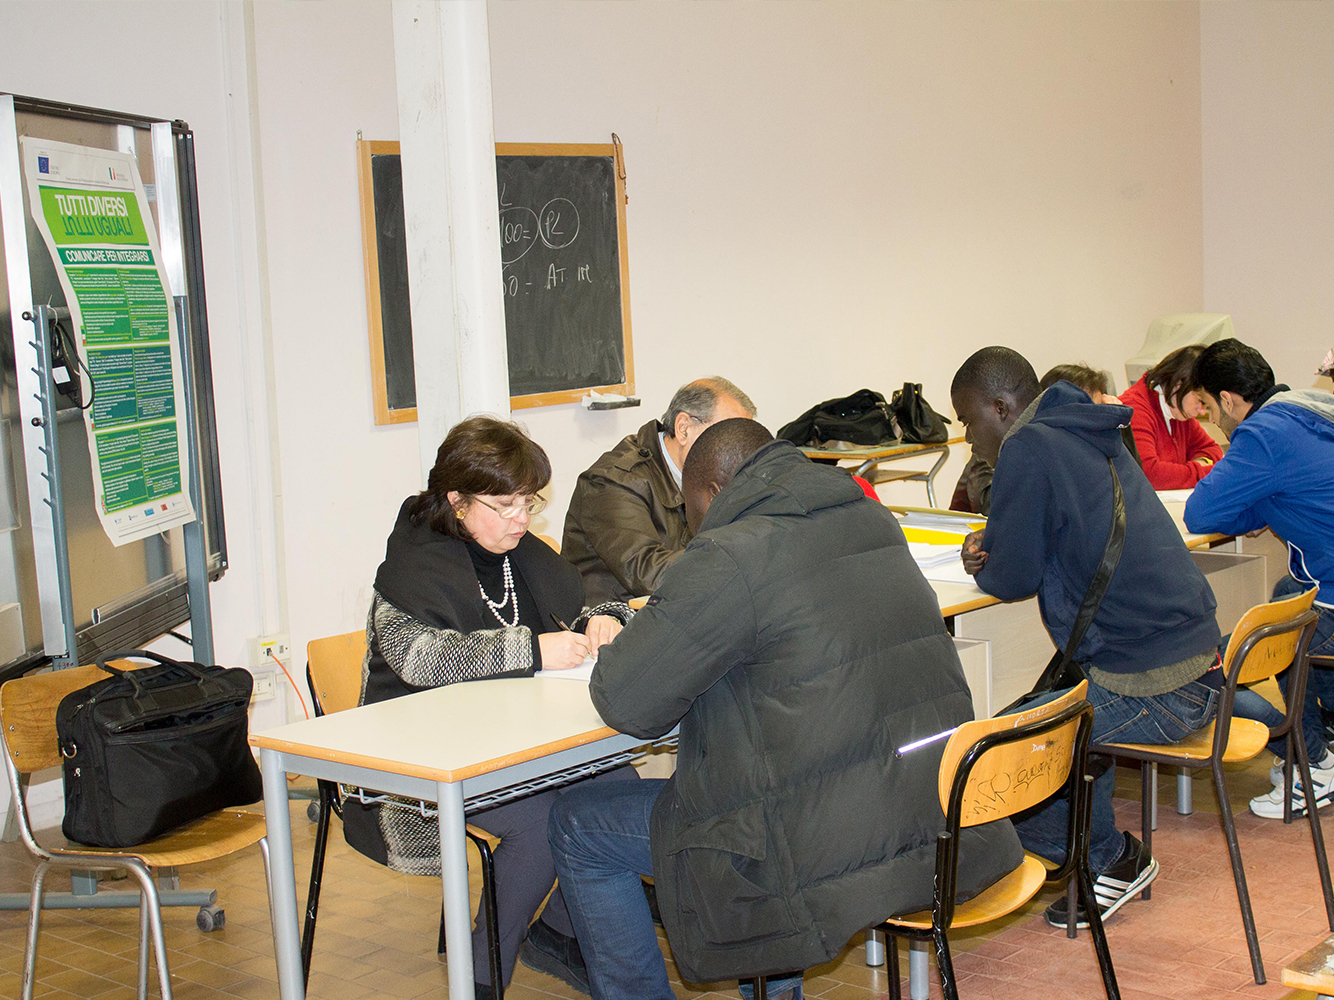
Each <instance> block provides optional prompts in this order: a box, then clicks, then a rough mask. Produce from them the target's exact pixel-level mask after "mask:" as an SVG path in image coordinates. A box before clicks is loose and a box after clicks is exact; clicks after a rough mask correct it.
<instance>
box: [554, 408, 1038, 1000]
mask: <svg viewBox="0 0 1334 1000" xmlns="http://www.w3.org/2000/svg"><path fill="white" fill-rule="evenodd" d="M684 471H685V475H684V486H685V489H684V494H685V501H686V512H687V517H688V519H689V521H690V525H691V528H692V529H695V530H697V532H698V534H697V536H696V537H695V539H694V540H693V541H692V542H691V543H690V545H689V547H688V548H687V549H686V550H685V552H684V553H683V554H682V555H681V556H680V558H679V559H678V560H677V561H676V562H675V563H674V564H673V565H672V566H671V567H670V568H668V570H667V571H666V573H665V574H664V575H663V577H662V581H661V584H660V585H659V587H658V589H657V591H656V593H655V594H654V596H653V597H652V598H651V599H650V601H649V603H648V605H647V606H646V607H645V608H644V610H642V611H640V612H639V614H638V615H636V616H635V618H634V619H633V620H632V621H631V623H630V624H629V625H628V626H627V627H626V628H625V630H624V631H623V632H622V633H621V634H620V635H619V636H618V637H617V638H616V640H615V641H614V642H613V643H611V644H610V645H608V646H604V647H603V648H602V651H601V655H600V658H599V661H598V666H597V668H596V669H595V671H594V673H593V681H592V695H593V703H594V704H595V705H596V706H597V709H598V711H599V712H600V713H601V714H602V717H603V718H604V719H605V720H606V721H607V723H608V724H609V725H611V726H614V727H615V728H616V729H618V730H620V731H622V732H626V733H631V734H634V735H636V736H643V737H657V736H661V735H663V734H664V733H667V732H670V731H671V729H672V727H673V726H675V725H677V724H678V723H679V724H680V729H681V734H680V746H679V752H678V757H677V770H676V774H675V776H674V777H672V778H670V779H668V780H666V781H639V782H633V783H631V782H625V783H624V784H626V785H630V784H634V785H636V786H642V791H641V787H636V788H635V789H633V790H627V791H625V792H622V791H621V790H620V789H616V790H612V789H610V788H609V789H607V790H606V791H605V792H604V791H603V790H600V789H596V788H593V787H591V786H590V787H589V788H588V789H586V790H585V789H574V790H572V791H570V792H569V793H567V794H566V795H565V796H564V797H563V798H562V799H561V800H560V802H559V804H558V805H557V807H556V809H555V810H553V812H552V817H551V822H550V835H551V844H552V849H553V855H554V856H555V858H556V866H557V871H558V873H559V876H560V884H561V889H562V891H563V892H564V894H565V898H566V901H567V905H568V906H569V908H570V912H571V917H572V921H573V923H574V926H575V931H576V933H577V934H578V937H579V943H580V946H581V948H582V949H583V953H584V957H585V960H586V961H587V963H588V970H589V979H590V983H591V985H592V989H593V996H594V997H595V998H599V1000H602V998H607V1000H612V998H615V1000H671V998H672V997H673V994H672V991H671V989H670V988H669V986H668V982H667V976H666V970H665V967H664V964H663V961H662V957H661V954H660V952H659V950H658V944H657V939H656V936H655V934H654V931H653V924H652V921H651V919H650V916H649V911H648V907H647V904H646V903H645V901H644V895H643V893H642V892H640V890H639V876H640V874H644V875H653V876H654V880H655V882H656V885H657V896H658V902H659V905H660V906H661V909H662V918H663V924H664V926H665V927H666V929H667V936H668V939H669V940H670V942H671V945H672V953H673V956H674V957H675V959H676V964H677V967H678V968H679V969H680V970H681V974H682V975H683V976H684V977H685V978H686V979H688V980H691V981H694V982H708V981H716V980H719V979H724V978H738V977H742V976H751V975H757V974H777V973H783V972H785V971H786V970H793V969H798V970H799V969H804V968H807V967H809V966H812V965H816V964H820V963H823V962H826V961H828V960H830V959H831V958H833V957H834V956H836V955H837V954H838V953H839V952H840V951H841V950H842V949H843V948H844V946H845V945H846V944H847V942H848V939H849V938H850V937H851V936H852V935H853V934H855V933H857V932H858V931H859V930H861V929H863V928H865V927H867V926H869V925H871V924H873V923H876V922H877V921H879V920H882V919H884V918H885V917H887V916H890V915H891V914H894V913H904V912H909V911H912V910H916V909H920V908H925V907H927V906H929V905H930V901H931V889H932V874H933V867H934V858H935V838H936V835H937V834H938V833H939V832H940V830H941V828H942V827H943V826H944V816H943V815H942V813H941V809H940V803H939V798H938V793H937V789H936V781H937V774H938V771H939V764H940V756H941V752H942V750H943V747H944V742H943V741H941V742H935V743H930V744H928V745H926V746H923V747H921V748H920V749H916V750H910V751H909V752H907V753H905V754H902V755H899V754H898V753H897V752H896V751H897V749H898V748H900V747H904V746H907V745H908V744H911V743H914V742H916V741H918V740H921V739H922V738H923V737H928V736H932V735H935V734H937V733H940V732H942V731H943V730H947V729H950V728H951V727H954V726H957V725H959V724H960V723H961V722H964V721H966V720H968V719H970V718H971V717H972V701H971V697H970V695H969V692H968V686H967V684H966V683H965V681H964V678H963V671H962V669H961V667H960V665H959V659H958V656H957V655H956V653H955V651H954V646H953V643H952V641H951V639H950V637H949V635H948V634H947V633H946V631H945V626H944V623H943V622H942V620H941V617H940V610H939V608H938V606H937V603H936V599H935V595H934V594H933V593H932V591H931V588H930V587H929V586H928V585H927V583H926V581H925V580H924V579H923V578H922V574H921V572H920V571H919V570H918V569H917V566H916V565H915V563H914V562H913V560H912V556H911V555H910V554H909V552H908V547H907V543H906V542H905V540H904V537H903V532H902V531H901V530H900V529H899V526H898V524H897V522H896V521H895V520H894V518H893V516H892V515H891V514H890V513H889V512H888V511H887V510H885V508H884V507H882V506H880V505H879V504H877V503H874V502H872V501H870V500H868V499H866V498H865V497H864V496H863V495H862V493H861V490H860V489H859V488H858V487H857V485H856V484H855V483H854V482H852V481H851V480H850V479H849V478H848V477H847V475H845V474H844V473H842V472H840V471H839V470H837V469H831V468H827V467H823V466H818V465H815V464H813V463H811V462H810V461H808V460H807V459H806V458H805V457H804V456H803V455H802V454H801V453H800V452H799V451H798V450H797V449H796V448H795V447H794V446H793V445H792V444H790V443H789V442H787V441H773V440H772V438H771V436H770V435H769V432H768V431H766V430H765V429H764V428H763V427H761V426H760V425H759V424H757V423H755V422H754V421H750V420H742V419H734V420H726V421H723V422H721V423H719V424H717V425H716V426H714V427H712V428H710V429H709V430H707V431H706V432H704V434H702V435H701V436H700V438H699V440H698V442H697V443H696V444H695V446H694V448H693V449H692V450H691V452H690V455H689V457H688V459H687V461H686V467H685V470H684ZM963 836H964V838H965V840H964V842H963V848H962V851H961V860H960V873H959V885H960V887H961V895H965V896H969V895H973V894H976V893H977V892H979V891H981V890H982V889H983V888H985V887H986V886H987V885H990V884H991V883H992V882H994V881H995V880H996V879H997V878H999V877H1000V876H1001V875H1003V874H1005V873H1006V872H1008V871H1010V870H1011V869H1013V868H1014V867H1015V866H1016V865H1017V864H1018V863H1019V861H1020V859H1021V857H1022V852H1021V850H1020V847H1019V843H1018V840H1017V837H1016V835H1015V833H1014V830H1013V828H1012V827H1011V826H1010V824H1009V823H1008V822H1006V821H1002V822H1000V823H994V824H989V825H987V826H981V827H974V828H971V829H969V830H967V831H966V832H965V833H964V834H963ZM769 995H770V996H771V997H775V998H777V997H788V996H792V997H800V996H801V985H800V979H799V978H796V977H795V976H794V977H792V978H790V979H787V980H786V981H780V982H773V983H772V984H771V986H770V991H769Z"/></svg>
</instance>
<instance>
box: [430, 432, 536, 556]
mask: <svg viewBox="0 0 1334 1000" xmlns="http://www.w3.org/2000/svg"><path fill="white" fill-rule="evenodd" d="M549 482H551V460H550V459H548V458H547V453H546V452H545V451H543V450H542V446H541V445H539V444H538V443H537V442H536V441H534V440H533V439H532V438H530V437H529V436H528V435H527V434H525V433H524V431H523V428H521V427H520V426H519V425H518V424H515V423H510V422H509V421H506V420H497V419H496V418H495V417H469V418H468V419H467V420H461V421H459V422H458V423H457V424H455V425H454V426H453V427H452V428H450V431H449V434H448V435H446V436H445V440H444V443H442V444H441V445H440V450H439V451H437V452H436V453H435V465H433V466H432V467H431V474H430V475H429V476H427V477H426V489H424V490H422V491H421V492H420V493H418V494H417V496H416V497H415V498H414V499H413V501H412V508H411V510H409V512H408V513H409V516H410V517H411V518H412V521H413V523H414V524H423V523H424V524H426V526H427V527H429V528H431V529H432V530H434V531H442V532H444V533H445V534H447V535H453V536H454V537H456V538H467V537H469V535H468V530H467V529H466V528H465V527H464V526H463V521H462V520H460V519H459V518H458V517H457V516H456V515H455V513H454V507H453V505H452V504H451V503H450V502H449V493H450V491H452V490H456V491H458V492H459V493H461V494H463V495H464V496H477V495H478V494H483V495H486V496H500V497H504V496H531V495H532V494H534V493H536V492H537V491H538V490H540V489H542V488H543V487H544V486H546V485H547V483H549Z"/></svg>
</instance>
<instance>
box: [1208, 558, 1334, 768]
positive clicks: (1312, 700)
mask: <svg viewBox="0 0 1334 1000" xmlns="http://www.w3.org/2000/svg"><path fill="white" fill-rule="evenodd" d="M1309 589H1310V586H1309V585H1307V584H1302V583H1298V582H1297V581H1296V580H1294V579H1293V578H1292V577H1290V576H1285V577H1284V578H1283V579H1282V580H1279V581H1278V583H1276V584H1274V596H1273V600H1275V601H1277V600H1281V599H1282V598H1284V597H1292V596H1293V595H1295V594H1301V593H1304V592H1305V591H1307V590H1309ZM1316 610H1317V611H1318V612H1320V620H1319V621H1317V622H1316V625H1315V635H1313V636H1312V637H1311V645H1310V655H1311V656H1334V608H1316ZM1223 646H1224V648H1226V646H1227V640H1226V639H1224V640H1223ZM1278 686H1279V689H1280V690H1281V691H1282V692H1283V696H1284V697H1285V698H1286V697H1287V695H1288V671H1286V670H1284V671H1283V673H1281V674H1279V675H1278ZM1322 705H1323V706H1324V710H1325V712H1327V713H1330V714H1334V670H1326V669H1325V668H1323V667H1317V666H1315V665H1314V664H1312V666H1311V669H1310V672H1309V674H1308V676H1307V679H1306V700H1305V702H1303V704H1302V736H1303V737H1304V738H1305V740H1306V756H1307V758H1308V759H1309V760H1310V762H1311V766H1312V767H1316V766H1317V765H1319V763H1320V761H1321V760H1322V759H1324V756H1325V748H1326V746H1327V744H1326V742H1325V721H1324V719H1323V717H1322V713H1321V706H1322ZM1232 714H1233V715H1236V716H1240V717H1241V718H1243V719H1254V720H1255V721H1256V722H1263V723H1264V724H1265V725H1266V726H1269V727H1270V728H1273V727H1275V726H1278V725H1281V724H1282V722H1283V718H1284V716H1283V713H1282V712H1280V711H1279V710H1278V709H1276V708H1275V707H1274V706H1273V705H1271V704H1269V702H1267V701H1266V700H1265V699H1264V698H1262V697H1261V696H1260V695H1258V694H1256V693H1255V692H1254V691H1248V690H1246V689H1245V688H1237V700H1236V703H1235V704H1234V707H1233V709H1232ZM1286 744H1287V739H1286V737H1282V736H1280V737H1279V738H1278V739H1276V740H1270V741H1269V748H1268V749H1269V752H1270V753H1272V754H1274V756H1276V757H1279V758H1280V759H1281V758H1283V757H1286V756H1287V745H1286ZM1294 763H1295V762H1294Z"/></svg>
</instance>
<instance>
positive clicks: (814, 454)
mask: <svg viewBox="0 0 1334 1000" xmlns="http://www.w3.org/2000/svg"><path fill="white" fill-rule="evenodd" d="M956 444H963V438H962V437H954V438H950V439H949V440H948V441H940V442H937V443H936V444H894V445H890V444H887V445H866V446H864V447H862V448H860V449H857V450H851V449H850V450H847V451H842V450H838V451H827V450H825V449H823V448H815V447H812V446H810V445H801V446H800V447H801V452H802V454H803V455H805V456H806V457H807V458H819V459H825V460H827V459H861V460H862V461H865V460H866V459H868V458H880V459H885V458H894V457H896V456H899V455H920V454H921V453H922V452H924V451H929V450H934V449H939V448H948V447H950V446H951V445H956Z"/></svg>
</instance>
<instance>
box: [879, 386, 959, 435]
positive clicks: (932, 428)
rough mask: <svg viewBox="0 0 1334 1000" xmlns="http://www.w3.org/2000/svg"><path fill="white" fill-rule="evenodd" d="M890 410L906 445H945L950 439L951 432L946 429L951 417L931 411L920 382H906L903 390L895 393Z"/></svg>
mask: <svg viewBox="0 0 1334 1000" xmlns="http://www.w3.org/2000/svg"><path fill="white" fill-rule="evenodd" d="M890 408H891V409H892V410H893V411H894V418H895V419H896V420H897V421H898V422H899V433H901V434H902V435H903V443H904V444H944V443H945V442H946V441H948V440H949V439H950V432H949V431H947V430H946V429H945V425H946V424H948V423H950V419H949V417H943V416H941V415H940V414H939V413H937V412H936V411H935V410H933V409H931V404H930V403H928V402H927V401H926V400H925V399H924V398H923V396H922V384H921V383H920V382H904V383H903V388H902V389H900V390H899V391H898V392H896V393H894V399H893V402H891V403H890Z"/></svg>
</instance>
